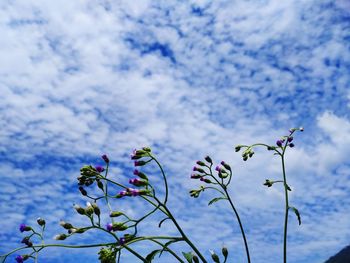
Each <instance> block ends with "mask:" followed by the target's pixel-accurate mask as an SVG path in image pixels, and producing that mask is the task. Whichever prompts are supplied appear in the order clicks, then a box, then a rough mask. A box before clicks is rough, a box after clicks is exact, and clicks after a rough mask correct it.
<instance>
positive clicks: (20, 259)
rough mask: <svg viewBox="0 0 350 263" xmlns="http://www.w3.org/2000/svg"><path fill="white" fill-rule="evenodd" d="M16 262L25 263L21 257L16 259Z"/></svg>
mask: <svg viewBox="0 0 350 263" xmlns="http://www.w3.org/2000/svg"><path fill="white" fill-rule="evenodd" d="M16 261H17V263H23V261H24V260H23V257H22V256H21V255H18V256H17V257H16Z"/></svg>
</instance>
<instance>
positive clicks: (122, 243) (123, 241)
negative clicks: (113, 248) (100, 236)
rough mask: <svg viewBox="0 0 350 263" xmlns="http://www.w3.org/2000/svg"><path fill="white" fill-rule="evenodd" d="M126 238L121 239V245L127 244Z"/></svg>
mask: <svg viewBox="0 0 350 263" xmlns="http://www.w3.org/2000/svg"><path fill="white" fill-rule="evenodd" d="M125 241H126V240H125V238H124V237H121V238H120V239H119V245H124V244H125Z"/></svg>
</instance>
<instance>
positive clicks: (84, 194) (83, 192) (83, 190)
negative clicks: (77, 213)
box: [79, 186, 87, 196]
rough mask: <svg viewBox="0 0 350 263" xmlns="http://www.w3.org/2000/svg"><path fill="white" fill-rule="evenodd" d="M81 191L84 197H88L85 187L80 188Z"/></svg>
mask: <svg viewBox="0 0 350 263" xmlns="http://www.w3.org/2000/svg"><path fill="white" fill-rule="evenodd" d="M79 191H80V193H81V194H82V195H83V196H86V195H87V192H86V190H85V189H84V187H82V186H79Z"/></svg>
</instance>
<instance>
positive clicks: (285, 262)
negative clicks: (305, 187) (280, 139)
mask: <svg viewBox="0 0 350 263" xmlns="http://www.w3.org/2000/svg"><path fill="white" fill-rule="evenodd" d="M281 158H282V170H283V182H284V194H285V201H286V202H285V216H284V235H283V262H284V263H287V231H288V211H289V203H288V186H287V179H286V170H285V164H284V151H283V154H282V156H281Z"/></svg>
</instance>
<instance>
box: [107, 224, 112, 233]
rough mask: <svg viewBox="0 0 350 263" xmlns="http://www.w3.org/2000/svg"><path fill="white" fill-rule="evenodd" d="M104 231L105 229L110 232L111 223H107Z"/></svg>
mask: <svg viewBox="0 0 350 263" xmlns="http://www.w3.org/2000/svg"><path fill="white" fill-rule="evenodd" d="M106 229H107V231H108V232H111V231H112V230H113V225H112V223H108V224H107V225H106Z"/></svg>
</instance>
